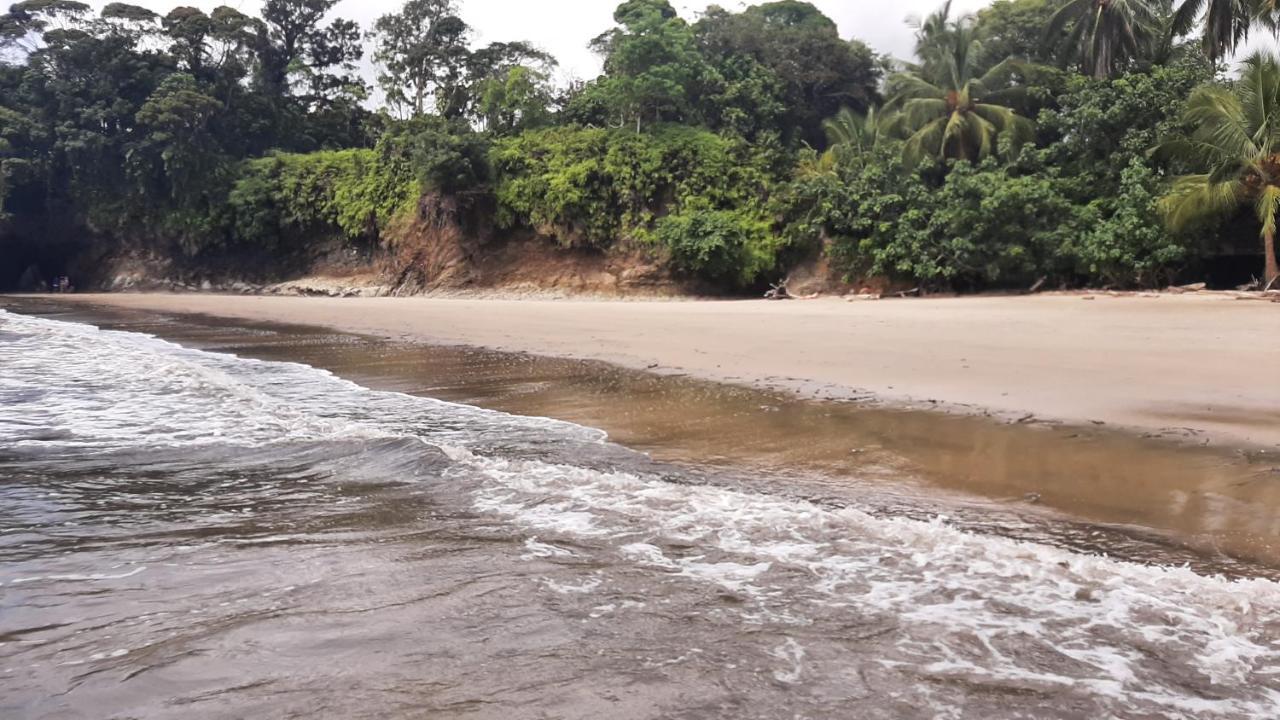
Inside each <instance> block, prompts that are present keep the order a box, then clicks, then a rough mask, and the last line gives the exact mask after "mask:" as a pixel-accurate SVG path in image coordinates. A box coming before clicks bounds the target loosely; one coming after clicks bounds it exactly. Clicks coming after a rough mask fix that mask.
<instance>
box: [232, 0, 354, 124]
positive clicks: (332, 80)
mask: <svg viewBox="0 0 1280 720" xmlns="http://www.w3.org/2000/svg"><path fill="white" fill-rule="evenodd" d="M335 4H337V0H266V2H265V3H264V4H263V6H262V20H263V24H262V25H260V26H259V35H258V37H257V38H256V39H255V49H256V51H257V53H258V63H259V83H260V85H261V87H262V89H263V90H264V91H265V93H266V94H267V95H268V96H270V97H275V98H281V97H284V96H286V95H289V94H290V93H291V91H292V90H293V89H294V88H293V87H292V83H291V82H290V80H291V77H292V78H293V79H301V80H302V83H301V84H302V85H303V86H305V87H306V88H307V89H308V90H310V97H308V98H306V99H307V100H309V101H311V102H313V103H321V102H323V101H325V100H329V99H332V93H334V92H339V93H343V94H346V93H349V92H351V91H353V90H354V89H355V85H356V84H362V83H361V82H360V81H359V80H358V79H357V78H356V77H355V76H354V75H353V74H352V73H353V71H354V69H355V63H356V61H358V60H359V59H360V57H361V56H362V55H363V53H364V50H363V48H362V47H361V45H360V33H359V28H358V27H357V26H356V24H355V23H353V22H351V21H350V20H342V19H338V20H335V21H333V22H332V23H330V24H329V25H327V26H321V24H320V22H321V21H322V20H323V19H324V17H325V15H327V14H328V12H329V10H331V9H332V8H333V6H334V5H335ZM336 71H344V72H346V73H347V74H346V75H342V76H335V75H333V73H334V72H336Z"/></svg>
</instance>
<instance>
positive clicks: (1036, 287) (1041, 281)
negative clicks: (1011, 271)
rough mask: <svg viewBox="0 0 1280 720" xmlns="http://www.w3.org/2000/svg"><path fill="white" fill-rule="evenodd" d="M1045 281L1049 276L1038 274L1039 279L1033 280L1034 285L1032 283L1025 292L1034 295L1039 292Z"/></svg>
mask: <svg viewBox="0 0 1280 720" xmlns="http://www.w3.org/2000/svg"><path fill="white" fill-rule="evenodd" d="M1047 282H1049V276H1048V275H1042V276H1040V279H1039V280H1037V281H1036V282H1035V284H1034V285H1032V286H1031V288H1030V289H1029V290H1027V293H1028V294H1030V295H1035V294H1036V293H1038V292H1040V288H1042V287H1044V284H1045V283H1047Z"/></svg>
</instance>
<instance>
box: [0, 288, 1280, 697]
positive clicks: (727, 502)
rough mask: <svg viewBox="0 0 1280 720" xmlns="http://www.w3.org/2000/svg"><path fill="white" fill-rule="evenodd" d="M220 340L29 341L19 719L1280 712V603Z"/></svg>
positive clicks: (3, 658) (0, 493)
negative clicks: (205, 345)
mask: <svg viewBox="0 0 1280 720" xmlns="http://www.w3.org/2000/svg"><path fill="white" fill-rule="evenodd" d="M243 332H245V333H259V334H264V335H270V334H271V332H272V331H269V330H263V329H247V330H244V331H243ZM326 337H327V336H326ZM289 339H290V338H289V337H287V336H281V342H284V341H286V340H289ZM293 339H294V340H295V341H296V338H293ZM318 342H332V340H328V339H325V338H321V339H320V340H318ZM195 344H197V343H184V344H178V343H175V342H170V341H167V340H164V339H160V338H159V337H156V336H154V335H152V334H148V333H143V332H135V331H121V330H108V329H102V328H99V327H96V326H94V325H92V324H88V323H86V322H82V321H72V320H69V319H57V318H54V317H36V316H32V315H26V314H19V313H16V312H9V311H0V717H4V718H22V719H27V718H31V719H34V718H94V719H97V718H170V717H173V718H178V717H181V718H183V720H193V719H195V718H246V717H253V718H291V717H304V716H305V717H312V718H328V717H332V718H427V717H430V718H455V717H456V718H504V719H506V718H513V717H515V718H526V717H528V718H536V717H547V718H599V717H605V716H607V717H611V718H710V717H733V718H846V717H847V718H983V719H985V720H992V719H996V718H1101V717H1119V718H1156V717H1158V718H1165V717H1175V718H1182V717H1186V718H1274V717H1277V716H1280V584H1278V583H1277V582H1276V581H1275V580H1274V579H1272V578H1270V577H1263V576H1262V575H1265V573H1263V572H1259V573H1256V575H1258V576H1250V575H1251V573H1250V572H1248V570H1247V568H1246V569H1245V570H1243V571H1241V570H1239V569H1238V568H1237V569H1236V571H1233V572H1228V573H1215V572H1213V571H1212V569H1213V566H1212V565H1211V564H1210V565H1209V566H1208V568H1207V569H1206V567H1200V566H1197V565H1195V564H1193V563H1187V562H1182V561H1181V556H1180V555H1177V554H1174V553H1173V551H1169V552H1170V554H1169V555H1168V556H1161V555H1160V554H1159V553H1160V552H1162V551H1152V553H1153V554H1143V552H1139V551H1134V552H1133V553H1131V554H1125V553H1120V554H1119V556H1115V555H1113V554H1106V553H1103V552H1101V551H1100V550H1098V548H1099V547H1105V543H1102V544H1100V545H1098V544H1095V545H1092V546H1091V545H1088V544H1087V543H1079V542H1072V541H1070V540H1064V539H1063V538H1064V537H1068V536H1077V535H1078V534H1077V535H1072V534H1070V533H1065V534H1064V533H1062V532H1058V531H1057V530H1055V528H1059V529H1060V526H1061V524H1060V523H1059V524H1057V525H1055V523H1054V522H1052V521H1044V522H1043V523H1040V522H1039V521H1037V523H1033V525H1036V527H1038V528H1039V529H1038V530H1037V529H1034V528H1033V530H1031V531H1027V532H1022V533H1011V532H1002V531H1001V530H1000V529H999V527H998V526H999V525H1000V523H993V524H992V526H991V527H986V526H984V525H983V523H980V522H971V521H969V520H967V519H966V518H967V517H968V516H969V515H972V514H973V511H972V509H971V508H966V507H965V506H961V505H954V506H953V505H949V504H948V502H947V501H939V502H937V503H936V504H932V505H931V504H930V503H929V502H928V501H927V500H921V499H919V498H914V499H910V501H909V502H908V501H903V502H902V503H896V502H891V501H887V500H886V498H889V497H894V496H892V495H888V494H877V492H876V491H875V490H874V489H870V488H867V487H862V486H858V485H856V484H855V485H853V486H852V487H853V490H850V491H848V492H846V493H844V494H841V495H839V496H838V497H837V496H833V495H832V494H830V493H825V491H824V492H806V491H805V488H806V487H809V488H812V487H822V488H827V487H829V484H828V483H822V482H819V481H816V480H815V481H814V482H815V484H814V485H808V486H807V485H805V484H804V481H803V480H800V481H797V480H796V478H793V477H789V476H785V477H784V476H777V475H774V474H773V473H771V472H768V471H761V470H759V469H751V468H748V467H742V468H737V469H735V468H734V467H733V463H731V462H729V463H706V464H702V465H700V464H698V463H693V462H672V461H669V460H667V459H662V458H661V457H660V455H661V454H660V453H658V454H657V455H658V456H659V457H655V453H653V452H648V451H641V449H637V448H634V447H626V446H624V445H622V444H619V443H617V442H614V441H612V440H611V438H610V437H609V436H608V435H607V434H606V433H605V432H604V431H602V430H598V429H594V428H592V427H587V426H584V425H580V424H574V423H570V422H565V421H560V420H553V419H548V418H544V417H534V416H528V415H520V414H513V413H508V412H502V411H498V410H492V409H484V408H481V407H476V406H473V405H468V404H462V403H458V402H450V401H447V400H443V399H437V398H433V397H427V396H424V395H426V394H430V392H429V390H428V391H427V392H426V393H414V394H410V393H406V392H396V391H390V390H385V389H373V388H371V387H368V386H366V385H364V384H360V383H357V382H354V381H352V380H349V379H344V378H343V377H339V376H338V375H335V374H334V373H332V372H329V371H327V370H324V369H320V368H318V367H315V366H312V365H308V364H303V363H299V362H289V361H284V360H279V359H272V360H264V359H258V358H253V357H247V356H241V355H237V354H233V353H229V352H225V351H211V350H208V349H200V348H198V347H193V346H190V345H195ZM824 493H825V494H824ZM899 505H901V507H900V508H899ZM1093 530H1094V531H1096V532H1097V533H1103V534H1106V533H1109V532H1114V530H1113V529H1109V528H1106V527H1098V528H1093ZM1086 534H1087V533H1086Z"/></svg>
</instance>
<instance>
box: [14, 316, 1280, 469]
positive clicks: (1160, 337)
mask: <svg viewBox="0 0 1280 720" xmlns="http://www.w3.org/2000/svg"><path fill="white" fill-rule="evenodd" d="M21 298H33V299H48V300H57V301H59V302H69V303H83V304H89V305H99V306H106V307H115V308H124V309H133V310H145V311H153V312H161V313H171V314H179V315H181V314H199V315H208V316H213V317H220V318H227V319H236V320H248V321H267V322H277V323H289V324H297V325H311V326H319V327H325V328H329V329H333V330H338V331H342V332H350V333H357V334H364V335H370V336H376V337H381V338H386V339H393V340H399V341H415V342H425V343H430V344H441V345H466V346H474V347H484V348H490V349H494V350H500V351H507V352H522V353H531V354H535V355H545V356H551V357H561V358H571V359H582V360H595V361H604V362H608V363H614V364H617V365H620V366H623V367H628V368H632V369H639V370H646V371H649V372H654V373H658V374H668V375H673V374H687V375H690V376H694V377H698V378H702V379H707V380H713V381H717V382H727V383H733V384H738V385H746V386H751V387H757V388H764V389H769V390H787V391H790V392H792V393H795V394H797V395H799V396H801V397H807V398H813V399H824V400H852V401H857V402H860V403H864V404H868V405H871V406H879V407H887V408H902V409H925V410H932V411H937V412H941V413H951V414H966V415H974V416H986V417H990V418H992V419H993V420H995V421H1001V422H1006V423H1021V424H1048V425H1058V424H1066V425H1079V426H1089V427H1105V428H1106V429H1109V430H1121V431H1125V432H1129V433H1133V434H1137V435H1141V436H1144V437H1153V438H1159V439H1164V440H1169V441H1174V442H1179V443H1184V444H1194V445H1213V446H1219V447H1224V446H1225V447H1229V448H1231V447H1234V448H1240V449H1258V448H1276V447H1280V382H1276V381H1274V380H1269V378H1270V377H1274V373H1275V372H1276V369H1275V361H1276V359H1277V358H1280V312H1277V310H1276V308H1275V307H1274V305H1273V304H1272V303H1251V302H1234V301H1232V300H1230V299H1229V298H1225V297H1220V296H1208V297H1205V296H1197V295H1161V296H1154V297H1149V296H1144V297H1112V296H1107V295H1098V296H1097V298H1096V301H1095V302H1082V300H1083V299H1084V298H1083V297H1081V296H1079V295H1042V296H1033V297H1003V296H997V297H966V298H941V299H911V300H885V301H879V302H855V303H849V302H844V301H841V300H838V299H835V298H830V299H827V298H823V299H818V300H808V301H792V302H768V301H763V300H741V301H707V300H700V301H690V302H679V303H675V302H664V301H654V302H645V301H635V300H631V301H626V302H615V301H607V300H586V299H574V300H496V299H460V298H447V299H446V298H429V297H407V298H317V297H280V296H235V295H212V294H158V293H157V294H71V295H54V296H38V295H37V296H3V297H0V306H5V305H7V304H8V303H6V302H5V301H6V300H17V301H18V302H21Z"/></svg>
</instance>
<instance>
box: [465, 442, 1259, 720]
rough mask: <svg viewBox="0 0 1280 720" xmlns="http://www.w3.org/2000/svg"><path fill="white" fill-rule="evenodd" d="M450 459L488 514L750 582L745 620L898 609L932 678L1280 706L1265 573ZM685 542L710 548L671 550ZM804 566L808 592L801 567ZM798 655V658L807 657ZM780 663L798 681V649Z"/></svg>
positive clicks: (909, 645) (554, 468) (711, 576)
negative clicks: (1163, 678)
mask: <svg viewBox="0 0 1280 720" xmlns="http://www.w3.org/2000/svg"><path fill="white" fill-rule="evenodd" d="M453 455H454V457H456V458H458V459H460V460H463V461H464V462H466V463H467V464H469V465H471V466H473V467H475V468H479V469H481V470H482V471H483V472H484V473H485V474H486V475H487V476H488V477H489V478H490V479H491V480H492V484H490V485H487V486H485V487H483V488H481V489H480V490H478V491H477V493H476V506H477V507H478V508H480V509H483V510H485V511H490V512H498V513H502V514H504V515H506V516H508V517H510V518H511V519H512V520H514V521H516V522H518V523H520V524H521V525H523V526H525V527H528V528H530V529H531V530H534V531H537V532H542V533H546V532H550V533H565V534H569V535H582V536H587V537H593V538H601V537H605V538H610V539H611V540H613V541H614V542H616V544H617V545H616V547H617V552H618V554H619V556H621V557H623V558H625V559H627V560H628V561H630V562H634V563H637V564H639V565H643V566H647V567H650V568H652V569H655V570H660V571H663V572H665V573H667V574H668V575H669V576H671V577H682V578H692V579H695V580H698V581H702V582H707V583H712V584H715V585H718V586H721V587H724V588H727V589H729V590H732V591H735V592H740V593H744V594H746V595H747V596H749V597H750V598H752V600H753V602H754V605H755V607H751V608H745V609H744V610H743V613H742V617H743V618H744V620H747V621H751V620H752V619H754V620H755V621H758V622H772V623H784V624H785V623H794V624H797V625H802V624H806V623H807V622H809V621H810V620H812V619H814V618H820V617H829V616H830V613H832V612H848V613H850V614H851V615H852V616H853V617H868V616H870V617H885V618H888V619H889V621H890V622H892V623H893V624H894V625H895V626H896V627H897V628H899V631H898V646H897V647H896V651H897V653H898V655H897V657H899V658H902V659H903V660H905V661H906V662H907V665H909V666H913V667H914V672H916V673H918V674H919V675H921V676H924V677H937V678H946V677H963V678H964V679H966V680H967V681H974V682H981V681H984V680H986V681H992V682H1000V683H1013V684H1016V685H1019V686H1024V687H1032V688H1036V687H1038V688H1046V687H1057V688H1074V689H1077V690H1081V691H1087V692H1089V693H1091V694H1096V695H1101V696H1109V697H1112V698H1114V699H1115V700H1116V701H1117V702H1118V703H1120V704H1123V703H1126V702H1133V701H1136V700H1139V699H1141V700H1143V701H1145V702H1150V703H1152V704H1154V705H1156V706H1158V707H1162V708H1164V709H1165V710H1166V711H1168V712H1171V713H1194V714H1196V715H1199V716H1209V715H1212V716H1217V717H1259V718H1264V717H1268V718H1269V717H1276V715H1275V710H1276V709H1277V708H1280V689H1278V688H1280V683H1277V678H1276V675H1275V670H1276V668H1277V667H1280V643H1278V641H1277V637H1276V634H1275V633H1276V631H1277V630H1278V629H1280V585H1277V584H1276V583H1274V582H1271V581H1268V580H1262V579H1255V580H1237V581H1228V580H1224V579H1221V578H1215V577H1204V576H1201V575H1197V574H1195V573H1193V572H1191V571H1189V570H1186V569H1183V568H1153V567H1144V566H1139V565H1134V564H1130V563H1124V562H1119V561H1114V560H1110V559H1107V558H1104V557H1096V556H1086V555H1079V554H1074V553H1070V552H1067V551H1063V550H1059V549H1055V548H1051V547H1046V546H1041V545H1035V544H1030V543H1024V542H1017V541H1013V540H1008V539H1003V538H996V537H988V536H980V535H975V534H971V533H967V532H963V531H960V530H957V529H955V528H952V527H950V526H948V525H947V523H946V522H945V521H943V520H941V519H935V520H934V521H933V522H920V521H916V520H907V519H898V518H887V519H886V518H877V517H873V516H870V515H867V514H866V513H863V512H861V511H859V510H856V509H849V508H845V509H826V508H820V507H818V506H815V505H813V504H810V503H806V502H803V501H794V500H786V499H780V498H777V497H772V496H767V495H760V494H754V493H747V492H739V491H733V490H726V489H723V488H718V487H710V486H689V485H678V484H671V483H667V482H664V481H662V480H661V479H659V478H656V477H645V476H642V475H636V474H632V473H625V472H615V473H601V472H597V471H593V470H586V469H583V468H579V467H575V466H571V465H554V464H547V463H543V462H538V461H525V460H509V459H503V458H492V457H480V456H475V455H471V454H469V453H468V452H467V451H464V450H460V449H455V450H454V451H453ZM672 544H674V545H678V546H680V547H695V548H698V552H696V553H694V554H692V555H689V554H684V553H681V554H678V555H677V554H673V553H671V552H668V551H664V550H663V546H668V545H672ZM795 570H799V571H802V572H801V573H800V574H799V577H803V578H807V580H805V581H804V585H803V586H800V587H797V586H796V584H795V583H796V578H797V573H795V572H788V571H795ZM797 602H800V605H801V607H800V608H799V609H797ZM806 605H807V609H806V608H805V607H804V606H806ZM1035 645H1044V646H1045V647H1048V648H1052V651H1053V652H1057V653H1061V654H1062V655H1064V656H1066V657H1067V658H1070V659H1071V660H1073V661H1074V662H1070V663H1067V664H1069V665H1071V667H1072V669H1071V672H1069V673H1064V672H1050V671H1046V670H1043V669H1035V668H1031V667H1028V666H1027V664H1026V663H1025V662H1024V661H1023V660H1022V658H1020V657H1019V654H1018V650H1019V649H1020V648H1022V649H1025V648H1031V647H1032V646H1035ZM786 651H787V653H788V655H787V662H792V659H793V656H794V655H795V651H794V650H793V649H791V648H790V647H788V648H787V649H786ZM1152 652H1156V653H1158V654H1161V655H1164V656H1165V657H1167V658H1190V659H1191V667H1190V668H1189V671H1191V672H1193V673H1199V674H1202V675H1203V676H1205V677H1207V678H1208V680H1209V686H1210V687H1212V688H1213V689H1214V690H1215V691H1216V692H1220V693H1222V695H1224V697H1209V698H1205V697H1200V698H1196V697H1190V696H1188V695H1187V694H1186V693H1185V692H1184V691H1181V690H1180V689H1178V688H1173V687H1162V686H1161V685H1160V684H1159V683H1158V681H1156V680H1155V679H1154V675H1155V673H1154V666H1153V662H1154V663H1155V664H1158V662H1159V661H1152V659H1151V658H1150V657H1149V654H1150V653H1152ZM1059 664H1062V663H1059ZM776 672H777V673H778V674H779V680H780V681H784V678H785V681H788V682H790V681H792V680H790V678H792V677H793V674H796V673H799V658H798V657H795V658H794V663H792V665H791V666H790V667H786V666H784V667H782V668H780V669H779V670H777V671H776ZM797 677H798V675H797Z"/></svg>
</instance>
